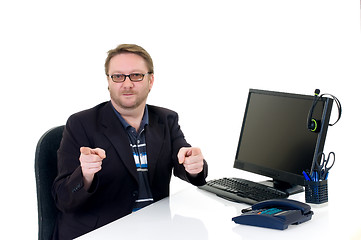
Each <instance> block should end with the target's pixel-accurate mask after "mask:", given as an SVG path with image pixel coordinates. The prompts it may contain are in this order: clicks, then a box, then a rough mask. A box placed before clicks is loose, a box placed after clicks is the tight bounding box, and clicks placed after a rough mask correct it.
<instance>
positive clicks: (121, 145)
mask: <svg viewBox="0 0 361 240" xmlns="http://www.w3.org/2000/svg"><path fill="white" fill-rule="evenodd" d="M148 113H149V125H147V126H146V130H145V131H146V143H147V156H148V173H149V183H150V188H151V191H152V194H153V198H154V201H158V200H160V199H162V198H165V197H167V196H169V183H170V178H171V174H172V170H173V172H174V175H175V176H178V177H179V178H181V179H183V180H185V181H188V182H190V183H192V184H194V185H197V186H199V185H203V184H205V178H206V176H207V169H208V167H207V163H206V162H204V169H203V172H201V173H200V174H199V175H198V177H196V178H192V177H190V176H189V175H188V173H187V172H186V171H185V169H184V167H183V165H180V164H179V163H178V158H177V153H178V151H179V149H180V148H181V147H187V146H190V145H189V144H188V143H187V142H186V140H185V138H184V135H183V133H182V131H181V129H180V126H179V125H178V115H177V113H175V112H173V111H171V110H168V109H165V108H160V107H155V106H149V105H148ZM82 146H87V147H91V148H96V147H99V148H102V149H104V150H105V152H106V158H105V159H104V160H103V163H102V169H101V170H100V171H99V172H98V173H96V175H95V178H94V181H93V183H92V185H91V187H90V189H89V190H88V191H86V190H85V189H84V188H83V180H82V173H81V168H80V162H79V156H80V150H79V149H80V147H82ZM137 176H138V175H137V171H136V166H135V163H134V158H133V152H132V149H131V147H130V144H129V140H128V135H127V133H126V131H125V129H124V128H123V126H122V124H121V123H120V121H119V119H118V118H117V116H116V115H115V113H114V110H113V108H112V106H111V103H110V102H105V103H102V104H100V105H98V106H95V107H94V108H92V109H89V110H85V111H82V112H79V113H76V114H74V115H72V116H70V118H69V119H68V121H67V124H66V127H65V130H64V133H63V139H62V141H61V144H60V148H59V150H58V176H57V178H56V179H55V181H54V185H53V196H54V199H55V202H56V205H57V207H58V209H59V210H60V214H59V216H58V219H57V224H56V227H55V230H54V239H73V238H75V237H78V236H80V235H82V234H84V233H87V232H89V231H92V230H94V229H96V228H98V227H101V226H103V225H105V224H107V223H110V222H112V221H114V220H116V219H119V218H121V217H123V216H125V215H127V214H129V213H131V212H132V209H133V205H134V203H135V200H136V199H137V197H138V177H137Z"/></svg>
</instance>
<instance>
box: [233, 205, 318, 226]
mask: <svg viewBox="0 0 361 240" xmlns="http://www.w3.org/2000/svg"><path fill="white" fill-rule="evenodd" d="M242 212H244V213H243V214H242V215H240V216H238V217H234V218H232V220H233V221H234V222H235V223H238V224H244V225H250V226H257V227H265V228H273V229H279V230H284V229H287V228H288V226H289V225H291V224H300V223H303V222H306V221H308V220H311V218H312V215H313V212H312V211H311V207H310V206H309V205H307V204H305V203H302V202H298V201H295V200H291V199H276V200H267V201H263V202H260V203H257V204H255V205H253V206H252V207H251V209H250V208H248V209H244V210H243V211H242Z"/></svg>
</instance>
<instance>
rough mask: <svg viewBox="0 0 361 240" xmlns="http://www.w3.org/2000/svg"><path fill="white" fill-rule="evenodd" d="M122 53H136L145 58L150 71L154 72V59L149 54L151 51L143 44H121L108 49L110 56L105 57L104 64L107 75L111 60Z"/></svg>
mask: <svg viewBox="0 0 361 240" xmlns="http://www.w3.org/2000/svg"><path fill="white" fill-rule="evenodd" d="M122 53H134V54H136V55H138V56H140V57H142V58H143V59H144V60H145V63H146V65H147V67H148V72H149V73H154V67H153V60H152V58H151V56H150V55H149V53H148V52H147V51H146V50H145V49H144V48H142V47H141V46H138V45H136V44H120V45H119V46H117V47H116V48H114V49H111V50H109V51H108V57H107V58H106V59H105V64H104V68H105V74H106V75H108V74H109V73H108V71H109V62H110V60H111V59H112V58H113V57H114V56H116V55H118V54H122Z"/></svg>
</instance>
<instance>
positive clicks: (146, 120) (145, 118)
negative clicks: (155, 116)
mask: <svg viewBox="0 0 361 240" xmlns="http://www.w3.org/2000/svg"><path fill="white" fill-rule="evenodd" d="M112 107H113V110H114V112H115V114H116V115H117V117H118V119H119V121H120V122H121V123H122V125H123V127H124V128H125V129H128V128H129V127H132V126H131V125H130V124H129V123H128V122H127V121H125V119H124V118H123V117H122V115H121V114H120V113H119V112H118V111H117V110H116V109H115V108H114V106H113V104H112ZM148 124H149V116H148V106H147V105H145V108H144V114H143V118H142V121H141V122H140V126H139V130H142V129H143V128H144V127H145V126H146V125H148Z"/></svg>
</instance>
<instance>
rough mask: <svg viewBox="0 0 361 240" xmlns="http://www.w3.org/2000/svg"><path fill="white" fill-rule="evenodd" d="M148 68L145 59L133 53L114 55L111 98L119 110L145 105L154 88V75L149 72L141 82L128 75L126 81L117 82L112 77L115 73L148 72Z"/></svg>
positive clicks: (110, 63)
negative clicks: (134, 80)
mask: <svg viewBox="0 0 361 240" xmlns="http://www.w3.org/2000/svg"><path fill="white" fill-rule="evenodd" d="M147 72H148V68H147V65H146V62H145V60H144V59H143V58H142V57H140V56H138V55H136V54H133V53H122V54H118V55H116V56H114V57H113V58H112V59H111V60H110V62H109V72H108V74H109V77H108V85H109V92H110V98H111V100H112V103H113V104H114V105H115V106H114V107H115V108H116V109H117V110H118V111H119V110H134V109H137V108H138V107H143V108H144V106H145V103H146V100H147V97H148V93H149V92H150V90H151V89H152V86H153V82H154V75H153V74H147V75H145V76H144V79H143V80H142V81H140V82H132V81H130V79H129V77H126V79H125V81H124V82H121V83H115V82H113V81H112V79H111V77H110V76H111V75H113V74H125V75H128V74H131V73H141V74H146V73H147Z"/></svg>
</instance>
